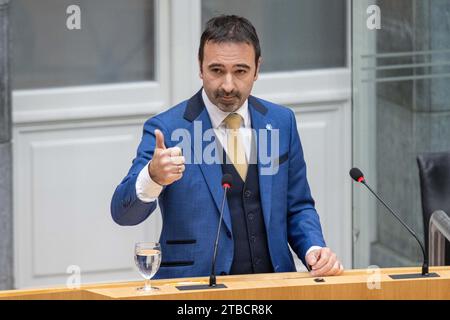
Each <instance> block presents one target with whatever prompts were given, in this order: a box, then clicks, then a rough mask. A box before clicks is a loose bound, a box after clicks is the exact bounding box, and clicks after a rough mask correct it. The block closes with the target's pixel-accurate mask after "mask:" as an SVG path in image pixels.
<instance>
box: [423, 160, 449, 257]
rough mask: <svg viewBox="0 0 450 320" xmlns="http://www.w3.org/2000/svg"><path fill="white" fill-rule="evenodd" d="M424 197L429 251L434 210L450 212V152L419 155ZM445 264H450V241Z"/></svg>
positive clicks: (425, 225) (446, 246)
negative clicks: (431, 220)
mask: <svg viewBox="0 0 450 320" xmlns="http://www.w3.org/2000/svg"><path fill="white" fill-rule="evenodd" d="M417 164H418V166H419V177H420V191H421V199H422V216H423V225H424V233H425V248H426V250H427V251H428V236H429V235H428V233H429V224H430V218H431V215H432V213H433V212H434V211H436V210H442V211H444V212H446V213H447V215H448V214H449V213H450V152H436V153H424V154H421V155H419V156H418V157H417ZM445 265H450V242H449V241H446V243H445Z"/></svg>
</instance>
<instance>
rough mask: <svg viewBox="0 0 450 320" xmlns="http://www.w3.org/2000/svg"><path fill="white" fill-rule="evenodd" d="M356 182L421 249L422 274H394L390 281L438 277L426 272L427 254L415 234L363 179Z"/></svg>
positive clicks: (435, 274)
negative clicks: (367, 190)
mask: <svg viewBox="0 0 450 320" xmlns="http://www.w3.org/2000/svg"><path fill="white" fill-rule="evenodd" d="M357 181H358V182H361V183H362V184H363V185H365V186H366V188H367V189H369V191H370V192H371V193H372V194H373V195H374V196H375V197H376V198H377V199H378V200H379V201H380V202H381V203H382V204H383V205H384V206H385V207H386V209H388V210H389V212H390V213H392V214H393V215H394V217H395V218H396V219H397V220H398V221H399V222H400V223H401V224H402V225H403V226H404V227H405V228H406V230H408V231H409V233H411V234H412V235H413V237H414V238H415V239H416V240H417V242H418V243H419V246H420V249H422V254H423V264H422V273H417V274H416V273H414V274H394V275H389V277H391V278H392V279H413V278H423V277H431V278H432V277H439V275H438V274H437V273H434V272H433V273H429V272H428V254H427V252H426V251H425V248H424V246H423V244H422V241H420V240H419V238H418V237H417V235H416V233H415V232H414V231H413V230H412V229H411V228H410V227H409V226H408V225H406V223H404V222H403V221H402V219H401V218H400V217H399V216H398V215H397V214H395V212H394V210H392V209H391V208H390V207H389V206H388V205H387V204H386V203H385V202H384V201H383V199H381V198H380V197H379V196H378V194H377V193H376V192H375V191H373V190H372V188H371V187H370V186H369V185H368V184H367V183H366V180H365V179H364V178H362V179H360V180H359V179H358V180H357Z"/></svg>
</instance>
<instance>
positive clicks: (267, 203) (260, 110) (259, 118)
mask: <svg viewBox="0 0 450 320" xmlns="http://www.w3.org/2000/svg"><path fill="white" fill-rule="evenodd" d="M248 106H249V111H250V117H251V121H252V128H253V129H254V130H255V132H256V137H255V136H253V140H252V141H254V142H258V140H257V139H258V138H259V130H260V129H262V130H266V128H267V125H268V124H270V123H269V122H268V119H267V117H266V113H267V108H266V107H265V106H263V105H262V104H261V103H260V102H259V101H258V100H257V99H256V98H254V97H253V96H250V97H249V98H248ZM267 133H268V134H267V148H268V150H267V153H266V154H271V136H270V134H271V131H270V130H267ZM260 147H261V146H260V144H257V148H256V150H257V151H256V152H258V154H257V155H256V156H257V158H256V159H257V163H258V176H259V189H260V197H261V205H262V210H263V215H264V222H265V225H266V230H267V231H268V230H269V223H270V214H271V210H272V175H271V174H266V175H263V174H261V172H262V171H261V169H262V168H264V167H268V166H270V164H265V165H263V164H261V161H260V157H259V148H260ZM264 152H266V151H265V150H264ZM266 170H267V169H266Z"/></svg>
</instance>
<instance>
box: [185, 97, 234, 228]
mask: <svg viewBox="0 0 450 320" xmlns="http://www.w3.org/2000/svg"><path fill="white" fill-rule="evenodd" d="M184 118H185V119H187V120H189V121H191V122H192V125H191V126H190V127H189V132H190V136H191V139H192V140H191V146H192V154H193V155H194V156H193V157H192V160H194V159H195V162H194V164H198V165H199V167H200V170H201V171H202V174H203V177H204V179H205V182H206V184H207V186H208V189H209V191H210V193H211V195H212V197H213V199H214V202H215V204H216V206H217V209H218V212H219V214H220V210H221V207H222V200H223V189H222V185H221V182H222V166H221V164H220V163H218V162H217V161H216V162H215V163H212V164H206V163H205V162H204V159H203V151H204V150H205V148H206V147H207V146H208V145H209V144H210V143H214V142H213V141H204V140H203V138H202V137H203V136H204V133H205V131H206V130H209V129H212V125H211V120H210V118H209V115H208V112H207V110H206V108H205V106H204V103H203V99H202V97H201V90H200V91H199V92H198V93H197V94H196V95H195V96H193V97H192V98H191V99H190V100H189V101H188V105H187V106H186V111H185V114H184ZM223 221H224V223H225V226H226V227H227V228H228V230H229V231H231V230H232V229H231V216H230V210H229V208H228V203H227V201H225V206H224V213H223Z"/></svg>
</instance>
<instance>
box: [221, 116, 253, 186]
mask: <svg viewBox="0 0 450 320" xmlns="http://www.w3.org/2000/svg"><path fill="white" fill-rule="evenodd" d="M242 120H243V119H242V117H241V116H240V115H239V114H237V113H230V114H229V115H228V116H227V117H226V118H225V120H223V122H225V125H226V127H227V153H228V156H229V157H230V160H231V162H232V163H233V165H234V167H235V168H236V171H237V172H238V173H239V175H240V176H241V178H242V180H243V181H245V178H246V176H247V168H248V164H247V158H246V157H245V149H244V143H243V141H242V137H241V135H240V134H239V128H240V127H241V122H242Z"/></svg>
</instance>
